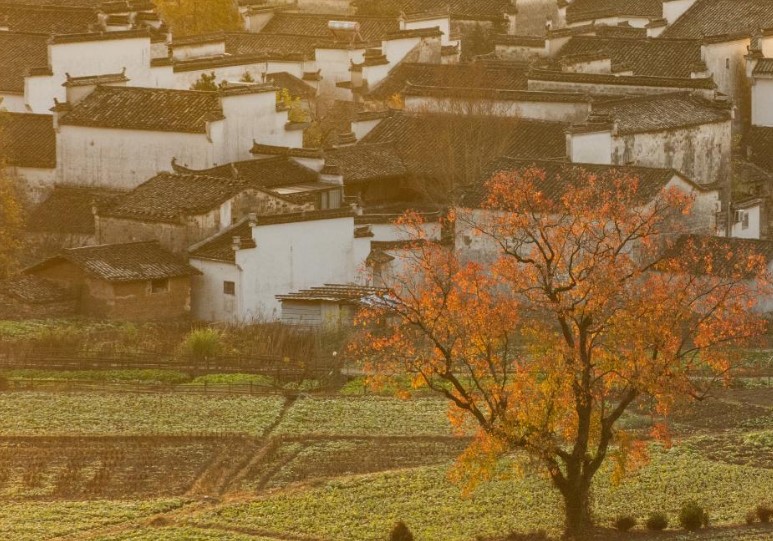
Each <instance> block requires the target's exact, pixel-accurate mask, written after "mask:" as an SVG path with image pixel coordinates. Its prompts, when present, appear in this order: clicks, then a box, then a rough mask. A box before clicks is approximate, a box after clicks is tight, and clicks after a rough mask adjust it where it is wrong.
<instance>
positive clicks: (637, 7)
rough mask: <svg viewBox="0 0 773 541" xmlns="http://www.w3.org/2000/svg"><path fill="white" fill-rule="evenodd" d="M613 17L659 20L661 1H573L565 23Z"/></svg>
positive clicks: (661, 11)
mask: <svg viewBox="0 0 773 541" xmlns="http://www.w3.org/2000/svg"><path fill="white" fill-rule="evenodd" d="M613 16H633V17H650V18H653V19H656V18H660V17H662V16H663V0H575V1H574V2H572V3H571V4H569V6H568V7H567V8H566V20H567V22H578V21H588V20H592V19H600V18H602V17H613Z"/></svg>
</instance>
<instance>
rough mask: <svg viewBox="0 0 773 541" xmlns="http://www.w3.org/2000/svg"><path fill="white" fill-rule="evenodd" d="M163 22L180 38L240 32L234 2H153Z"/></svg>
mask: <svg viewBox="0 0 773 541" xmlns="http://www.w3.org/2000/svg"><path fill="white" fill-rule="evenodd" d="M154 1H155V4H156V8H157V9H158V12H159V14H160V15H161V18H162V19H163V20H164V22H165V23H166V24H167V25H168V26H169V28H170V29H171V30H172V33H173V34H174V35H175V36H177V37H180V36H193V35H196V34H206V33H211V32H221V31H227V30H241V29H242V27H243V25H242V19H241V16H240V15H239V6H238V4H237V2H236V1H235V0H154Z"/></svg>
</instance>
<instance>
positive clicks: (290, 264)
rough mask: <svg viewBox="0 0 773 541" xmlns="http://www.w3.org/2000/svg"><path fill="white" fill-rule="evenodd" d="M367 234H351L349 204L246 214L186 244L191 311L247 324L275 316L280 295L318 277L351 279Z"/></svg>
mask: <svg viewBox="0 0 773 541" xmlns="http://www.w3.org/2000/svg"><path fill="white" fill-rule="evenodd" d="M369 251H370V237H368V236H357V235H355V225H354V213H353V212H352V211H351V210H349V209H346V210H344V209H338V210H322V211H307V212H297V213H289V214H277V215H272V216H256V215H253V216H249V217H248V218H246V219H245V220H242V221H241V222H239V223H238V224H236V225H234V226H233V227H231V228H229V229H227V230H225V231H223V232H222V233H220V234H218V235H216V236H214V237H212V238H210V239H207V240H205V241H203V242H201V243H199V244H198V245H194V246H192V247H191V249H190V259H189V261H190V264H191V265H192V266H193V267H195V268H196V269H198V270H199V271H200V272H201V275H200V276H197V277H195V278H194V281H193V315H194V317H196V318H198V319H202V320H207V321H233V322H248V321H254V320H258V321H261V320H273V319H276V318H278V317H280V314H281V312H280V310H281V304H280V302H279V301H278V300H277V298H276V296H277V295H283V294H286V293H290V292H292V291H296V290H299V289H305V288H309V287H313V286H318V285H321V284H325V283H332V282H336V283H350V282H356V281H357V278H358V276H359V275H360V273H361V272H362V271H363V270H364V263H365V259H366V258H367V256H368V253H369Z"/></svg>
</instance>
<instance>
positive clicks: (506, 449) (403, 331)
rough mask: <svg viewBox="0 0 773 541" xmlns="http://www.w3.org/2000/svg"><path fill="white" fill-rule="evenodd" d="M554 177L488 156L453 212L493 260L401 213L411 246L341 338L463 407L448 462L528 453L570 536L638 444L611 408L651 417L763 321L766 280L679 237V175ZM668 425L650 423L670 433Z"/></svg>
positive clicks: (749, 257) (471, 465)
mask: <svg viewBox="0 0 773 541" xmlns="http://www.w3.org/2000/svg"><path fill="white" fill-rule="evenodd" d="M556 182H557V180H556V179H555V178H553V179H550V180H548V179H546V175H545V173H544V171H541V170H537V169H535V168H530V169H525V170H521V171H515V172H501V173H498V174H496V175H495V176H494V177H493V178H492V179H491V180H490V182H489V183H488V186H487V191H486V195H485V197H484V200H483V203H482V204H481V207H482V210H480V209H479V210H477V211H475V212H471V211H464V212H463V211H461V210H460V211H457V212H453V213H451V214H450V215H449V217H448V221H449V224H447V225H449V226H454V227H455V228H456V229H457V231H465V232H466V233H465V234H470V235H476V239H475V242H477V243H480V244H481V245H483V246H488V247H489V248H490V249H491V251H492V253H493V255H494V257H492V258H491V262H490V263H483V262H481V260H482V258H480V257H476V258H469V257H465V252H464V251H463V250H461V249H451V248H449V247H447V246H443V245H441V244H438V243H435V242H431V239H428V238H425V235H426V233H425V229H424V228H423V227H422V223H421V219H420V218H419V217H417V216H416V215H411V214H408V215H406V216H405V217H403V218H402V219H401V221H400V224H401V225H402V227H404V228H405V229H406V232H408V233H409V234H410V236H411V238H412V239H414V246H413V248H412V250H411V251H410V252H409V255H408V256H406V257H405V258H404V260H403V261H402V264H403V269H402V270H401V271H399V272H397V274H396V276H393V277H392V278H389V279H388V282H387V283H388V286H389V288H388V293H386V294H385V295H383V296H382V298H381V302H374V303H373V306H372V307H370V308H368V309H367V310H366V311H365V312H364V313H363V314H361V316H360V318H359V323H360V324H361V326H362V333H361V335H360V337H359V339H358V340H357V341H356V343H355V344H354V346H353V353H355V354H356V355H357V356H358V358H362V359H365V361H364V362H365V365H366V370H367V371H368V373H370V374H372V376H371V378H372V379H373V380H374V381H379V380H380V379H383V378H387V377H391V376H395V375H403V374H405V373H406V372H407V373H409V374H410V375H412V376H413V382H414V385H415V386H417V387H418V386H426V387H428V388H429V389H431V390H433V391H435V392H437V393H439V394H440V395H442V396H444V397H445V398H446V399H448V401H449V402H450V404H449V406H450V407H449V415H450V418H451V420H452V422H453V423H454V424H455V425H457V426H466V425H465V423H469V422H470V421H472V422H473V426H476V427H477V429H478V430H477V434H476V437H475V439H474V441H473V443H472V444H471V445H470V447H469V448H468V449H467V450H466V451H465V453H464V454H463V455H462V456H461V457H460V458H459V461H458V468H457V469H456V470H455V471H456V472H457V473H459V474H461V475H462V476H463V477H465V478H466V479H468V480H473V481H474V480H476V479H480V478H481V477H485V474H486V473H487V472H488V471H490V470H491V469H492V468H493V466H494V465H496V464H497V460H498V459H499V458H501V457H503V456H505V455H508V456H516V457H528V459H529V460H528V462H527V463H528V464H531V465H533V466H535V467H536V468H537V469H538V470H539V471H540V472H542V473H543V474H544V475H546V476H547V477H549V479H550V480H551V481H552V485H553V486H554V487H555V488H556V489H557V490H558V492H559V493H560V495H561V496H562V500H563V503H564V513H565V530H566V533H567V536H568V537H580V536H582V535H583V534H584V533H585V532H586V531H587V530H588V528H590V526H591V525H592V517H591V509H590V501H591V500H590V498H591V489H592V483H593V479H594V476H595V475H596V473H597V472H598V471H599V469H600V468H601V466H602V465H603V464H604V463H605V462H607V461H611V462H612V463H613V464H614V465H615V467H614V472H615V474H614V475H615V478H618V479H619V478H620V477H621V476H622V475H623V474H624V473H625V472H626V471H628V470H629V469H630V468H631V467H633V466H635V465H636V464H638V463H641V462H643V461H644V459H645V458H646V448H645V446H644V444H643V443H642V441H640V440H639V439H637V437H636V436H635V434H632V433H628V432H626V431H625V430H623V429H622V428H620V426H619V424H620V423H619V421H620V419H621V418H622V417H623V415H624V414H625V413H626V411H627V410H629V408H631V407H633V406H636V407H640V408H643V407H645V406H648V407H652V413H653V415H655V416H657V418H658V419H665V418H667V417H666V416H667V414H668V413H669V411H670V410H671V408H672V406H673V405H674V404H675V403H676V402H677V401H679V400H683V399H691V398H701V397H703V396H705V393H706V392H707V390H708V386H709V384H710V383H711V382H712V381H716V378H721V377H725V376H727V375H728V373H729V370H730V368H731V367H732V366H733V360H734V357H733V351H734V348H737V347H738V346H739V344H741V343H743V342H745V341H746V340H748V339H749V338H750V337H754V336H758V335H760V334H761V333H763V332H764V329H765V321H764V319H763V318H762V317H761V316H760V315H759V314H757V313H755V312H754V311H753V310H752V307H753V306H754V304H755V302H756V297H757V295H762V294H766V292H767V291H768V290H767V283H768V282H767V272H766V266H765V262H764V260H763V259H762V258H760V257H757V256H755V255H753V254H743V253H721V252H720V253H717V252H716V250H707V249H706V248H707V246H704V245H703V242H704V241H702V240H700V239H701V238H690V239H689V240H688V241H685V240H684V238H683V240H682V241H680V243H679V244H678V245H677V244H675V242H676V241H675V240H674V235H675V234H678V233H679V223H681V221H682V218H683V217H684V215H685V214H688V213H690V212H691V207H692V200H691V198H690V197H689V196H687V195H685V194H684V193H683V192H680V191H675V190H656V191H655V193H653V190H652V189H651V187H649V186H642V185H640V182H639V180H638V179H637V178H632V177H629V176H626V175H623V174H615V175H608V176H594V175H590V174H587V173H585V172H583V171H575V172H574V173H573V174H568V175H566V176H565V178H564V179H563V180H560V183H561V184H560V186H558V187H557V186H556ZM473 217H475V219H473ZM706 242H710V240H709V241H706ZM461 244H462V243H460V245H461ZM677 248H678V249H677ZM752 279H754V280H752ZM696 375H700V376H701V377H699V378H698V377H695V376H696ZM664 426H665V425H664V424H663V423H655V425H654V428H653V429H652V433H653V435H654V436H656V437H659V438H663V439H666V438H667V430H666V429H665V428H664ZM514 453H515V455H513V454H514Z"/></svg>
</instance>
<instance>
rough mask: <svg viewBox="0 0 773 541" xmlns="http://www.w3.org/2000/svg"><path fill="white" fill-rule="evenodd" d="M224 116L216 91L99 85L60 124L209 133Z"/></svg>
mask: <svg viewBox="0 0 773 541" xmlns="http://www.w3.org/2000/svg"><path fill="white" fill-rule="evenodd" d="M222 117H223V112H222V108H221V106H220V100H219V96H218V94H217V93H216V92H198V91H194V90H163V89H157V88H136V87H113V86H99V87H97V88H96V89H95V90H94V91H93V92H92V93H91V94H89V95H88V96H86V97H85V98H84V99H83V100H82V101H80V102H79V103H78V104H77V105H75V106H74V107H73V108H72V110H71V111H69V112H68V113H66V114H65V115H64V116H63V117H62V119H61V121H60V123H61V124H63V125H67V124H69V125H73V126H93V127H99V128H118V129H126V130H153V131H171V132H192V133H206V123H207V121H208V120H217V119H220V118H222Z"/></svg>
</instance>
